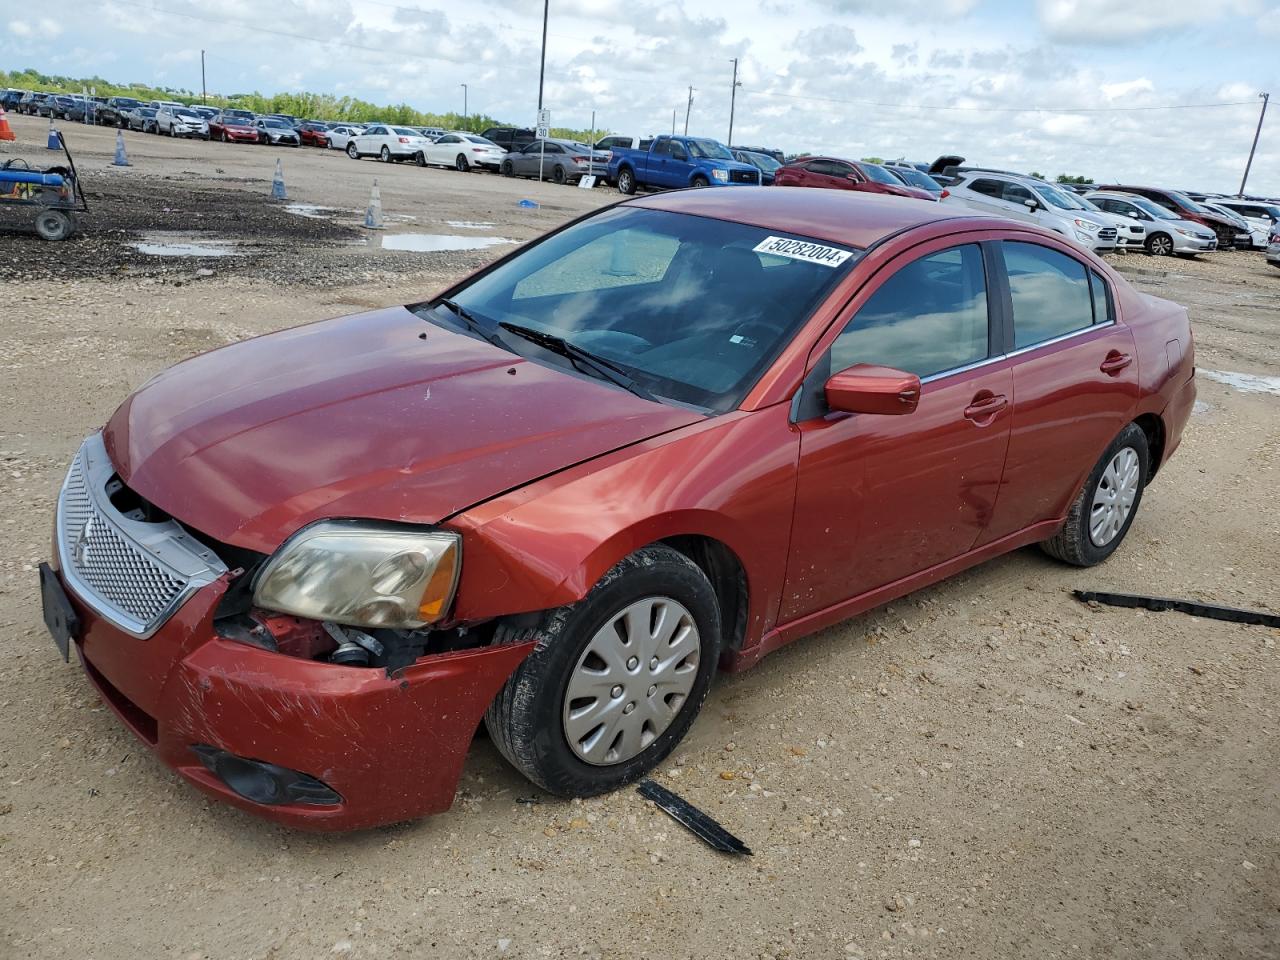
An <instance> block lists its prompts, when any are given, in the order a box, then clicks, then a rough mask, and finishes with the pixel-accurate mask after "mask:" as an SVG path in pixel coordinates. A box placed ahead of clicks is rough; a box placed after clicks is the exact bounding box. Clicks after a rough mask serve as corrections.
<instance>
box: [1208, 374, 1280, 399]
mask: <svg viewBox="0 0 1280 960" xmlns="http://www.w3.org/2000/svg"><path fill="white" fill-rule="evenodd" d="M1196 372H1197V373H1199V374H1201V375H1202V376H1206V377H1208V378H1209V379H1210V380H1216V381H1217V382H1218V383H1225V384H1226V385H1227V386H1228V387H1235V388H1236V389H1237V390H1239V391H1240V392H1241V393H1270V394H1274V395H1275V396H1277V397H1280V377H1264V376H1259V375H1258V374H1255V373H1232V372H1231V371H1229V370H1204V369H1201V370H1197V371H1196Z"/></svg>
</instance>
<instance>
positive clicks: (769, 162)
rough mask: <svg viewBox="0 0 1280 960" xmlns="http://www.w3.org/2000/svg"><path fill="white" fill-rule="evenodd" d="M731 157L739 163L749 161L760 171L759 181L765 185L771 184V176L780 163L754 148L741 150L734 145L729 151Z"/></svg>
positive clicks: (775, 172)
mask: <svg viewBox="0 0 1280 960" xmlns="http://www.w3.org/2000/svg"><path fill="white" fill-rule="evenodd" d="M729 152H730V153H732V154H733V159H735V160H737V161H738V162H739V163H749V164H751V166H753V167H755V168H756V169H757V170H759V171H760V182H761V183H762V184H764V186H766V187H771V186H773V178H774V176H775V175H776V174H777V172H778V168H779V167H781V166H782V164H781V163H780V162H779V161H778V160H776V159H774V158H773V157H771V156H769V154H767V153H756V152H755V151H754V150H743V149H740V148H738V147H734V148H733V149H732V150H730V151H729Z"/></svg>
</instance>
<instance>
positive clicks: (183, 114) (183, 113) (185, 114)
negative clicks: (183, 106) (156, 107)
mask: <svg viewBox="0 0 1280 960" xmlns="http://www.w3.org/2000/svg"><path fill="white" fill-rule="evenodd" d="M173 115H174V116H175V117H180V118H181V119H183V120H200V119H202V118H201V116H200V114H198V113H191V112H190V111H189V110H175V111H173Z"/></svg>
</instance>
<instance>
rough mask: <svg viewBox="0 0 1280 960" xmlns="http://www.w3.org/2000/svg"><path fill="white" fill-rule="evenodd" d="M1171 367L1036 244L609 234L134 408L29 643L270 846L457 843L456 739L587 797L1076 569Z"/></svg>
mask: <svg viewBox="0 0 1280 960" xmlns="http://www.w3.org/2000/svg"><path fill="white" fill-rule="evenodd" d="M1193 363H1194V359H1193V348H1192V341H1191V330H1190V327H1189V325H1188V319H1187V313H1186V311H1185V310H1184V309H1183V308H1181V307H1179V306H1177V305H1175V304H1173V303H1169V302H1167V301H1162V300H1158V299H1155V298H1153V297H1149V296H1145V295H1142V294H1139V293H1137V292H1135V291H1134V290H1133V289H1132V288H1131V287H1130V286H1129V285H1128V283H1126V282H1125V280H1124V279H1122V278H1121V277H1120V276H1119V275H1117V274H1116V273H1115V272H1114V271H1113V270H1112V269H1111V268H1110V267H1108V266H1107V265H1106V264H1105V263H1103V262H1102V261H1101V260H1099V259H1097V258H1096V257H1094V256H1093V255H1092V254H1090V253H1088V252H1087V251H1085V250H1082V249H1080V248H1079V247H1078V246H1076V245H1074V244H1070V243H1067V242H1065V241H1064V240H1062V239H1060V238H1058V237H1057V236H1055V235H1053V234H1051V233H1048V232H1045V231H1043V230H1039V229H1037V228H1035V227H1033V226H1030V225H1026V224H1019V223H1013V222H1010V221H1005V220H995V219H982V218H976V217H972V216H967V215H964V214H963V213H961V214H954V213H952V212H951V211H948V210H946V209H944V208H941V207H939V206H938V205H936V204H933V205H926V204H912V203H902V202H901V201H900V200H899V199H897V198H893V197H879V196H869V195H860V194H856V193H847V194H833V193H830V192H827V191H817V190H756V191H750V190H744V191H736V190H725V191H720V190H693V191H684V192H675V193H667V194H661V195H656V196H650V197H644V198H639V199H631V200H627V201H625V202H623V203H621V204H619V205H616V206H613V207H610V208H608V209H605V210H603V211H599V212H596V213H593V214H591V215H588V216H586V217H584V218H582V219H580V220H577V221H575V222H573V223H571V224H568V225H567V226H565V227H563V228H561V229H559V230H556V231H555V232H553V233H551V234H549V235H547V236H545V237H543V238H541V239H539V240H537V241H535V242H533V243H530V244H528V245H527V246H525V247H523V248H521V249H519V250H517V251H515V252H514V253H512V254H511V255H509V256H507V257H505V258H503V259H501V260H499V261H497V262H495V263H493V264H492V265H490V266H488V267H486V268H485V269H483V270H481V271H479V272H478V273H476V274H474V275H472V276H470V277H468V278H467V279H465V280H463V281H461V282H460V283H458V284H456V285H455V286H453V287H452V288H450V289H449V290H447V291H445V292H444V294H443V295H441V296H437V297H435V298H433V299H431V300H428V301H425V302H422V303H415V304H411V305H408V306H404V307H394V308H391V309H385V310H378V311H375V312H372V313H366V314H362V315H358V316H352V317H346V318H342V319H336V320H328V321H323V322H318V323H313V324H310V325H307V326H303V327H299V328H297V329H292V330H285V331H282V332H279V333H274V334H270V335H268V336H264V337H259V338H257V339H254V340H249V341H246V342H243V343H238V344H235V345H232V346H228V347H224V348H221V349H218V350H215V351H213V352H211V353H207V354H204V355H203V356H199V357H196V358H194V359H191V360H188V361H186V362H184V363H181V364H179V365H177V366H176V367H173V368H172V369H170V370H168V371H167V372H165V373H162V374H160V375H159V376H157V377H155V378H154V379H153V380H151V381H150V382H148V383H146V384H144V385H143V386H142V387H141V388H139V389H138V390H137V392H135V393H134V394H133V395H132V396H131V397H129V398H128V400H126V401H125V403H124V404H123V405H122V406H121V407H120V409H119V410H117V411H116V413H115V414H114V415H113V416H112V417H111V419H110V421H109V422H108V423H107V424H106V426H105V428H104V429H103V430H102V431H101V432H100V433H96V434H94V435H93V436H91V437H90V438H89V439H88V440H86V441H85V443H84V445H83V446H82V447H81V449H80V451H79V452H78V453H77V454H76V456H75V458H74V460H73V461H72V463H71V466H70V469H69V471H68V474H67V477H66V482H65V484H64V485H63V487H62V490H61V494H60V496H59V499H58V506H57V516H56V521H55V524H56V528H55V536H54V548H53V557H52V560H51V562H50V563H49V564H45V565H42V567H41V580H42V595H43V601H44V615H45V620H46V623H47V624H48V625H49V628H50V631H51V632H52V633H53V636H54V639H55V640H56V641H57V643H58V644H59V646H60V648H61V650H62V652H63V654H64V656H66V655H68V654H69V652H70V651H71V650H75V651H77V652H78V655H79V658H80V660H81V662H82V663H83V666H84V670H85V672H86V674H87V676H88V679H89V681H90V682H91V683H92V684H93V685H94V686H95V687H96V688H97V691H98V692H99V694H100V695H101V697H102V699H103V700H104V701H105V702H106V703H107V704H108V705H109V706H110V707H111V708H112V709H113V710H114V711H115V712H116V713H117V714H118V715H119V717H120V719H121V720H122V721H123V722H124V723H125V724H126V725H127V726H128V727H129V729H130V730H132V731H133V733H134V734H136V735H137V736H138V737H139V738H140V739H141V740H142V741H143V742H145V743H146V744H147V745H148V746H149V747H150V748H151V749H152V750H154V751H155V752H156V754H157V755H158V756H159V757H160V758H161V759H162V760H163V761H164V762H165V763H166V764H168V765H169V766H170V767H172V768H173V769H174V770H176V771H177V772H178V773H179V774H180V775H181V776H182V777H184V778H185V779H186V780H188V781H190V782H191V783H192V784H194V785H195V786H196V787H198V788H199V789H201V790H203V791H205V792H206V793H208V794H211V795H212V796H214V797H217V798H219V799H221V800H225V801H226V802H228V803H231V804H234V805H236V806H238V807H241V808H243V809H245V810H248V811H251V812H253V813H256V814H260V815H263V816H266V817H269V818H271V819H273V820H276V821H279V822H282V823H285V824H289V825H291V826H296V827H301V828H308V829H321V830H339V829H353V828H361V827H369V826H373V825H376V824H384V823H388V822H392V821H399V820H405V819H409V818H413V817H418V816H421V815H424V814H428V813H433V812H436V811H441V810H444V809H446V808H448V807H449V805H450V803H451V802H452V799H453V795H454V790H455V786H456V783H457V780H458V777H459V774H460V771H461V768H462V766H463V762H464V760H465V757H466V754H467V751H468V748H469V745H470V743H471V741H472V739H473V737H474V736H475V734H476V732H477V729H478V727H479V725H480V724H481V723H482V722H483V723H484V725H485V726H487V728H488V731H489V734H490V736H491V737H492V739H493V741H494V743H495V744H496V745H497V747H498V749H499V750H500V751H501V752H502V754H503V755H504V756H505V757H506V758H507V759H508V760H509V761H510V762H511V763H512V764H513V765H514V766H515V767H516V768H517V769H518V770H519V771H520V772H521V773H523V774H524V775H525V776H527V777H528V778H529V779H530V780H532V781H533V782H534V783H536V784H537V785H539V786H540V787H543V788H544V789H546V790H548V791H551V792H552V793H555V794H560V795H567V796H572V795H589V794H595V793H600V792H603V791H607V790H611V789H614V788H616V787H619V786H620V785H622V784H625V783H628V782H630V781H633V780H635V779H637V778H638V777H640V776H641V775H642V774H644V773H645V772H646V771H647V770H650V769H651V768H652V767H653V766H654V765H655V764H657V763H659V762H660V761H661V760H662V759H663V758H664V757H665V756H666V755H667V754H668V753H669V752H670V751H671V750H672V749H673V748H674V747H675V746H676V744H677V743H678V742H679V741H680V739H681V738H682V737H683V736H684V735H685V733H686V731H687V730H688V729H689V727H690V725H691V724H692V723H693V722H694V718H695V716H696V715H697V713H698V710H699V707H700V706H701V705H702V703H703V700H704V699H705V698H706V696H707V691H708V688H709V687H710V686H711V684H712V682H713V679H714V676H715V674H716V672H717V671H718V670H729V671H733V670H741V669H744V668H746V667H749V666H752V665H753V664H755V663H757V662H758V661H759V660H760V659H761V658H762V657H764V656H765V655H766V654H768V653H769V652H770V651H773V650H776V649H778V648H779V647H781V646H782V645H784V644H786V643H789V642H791V641H793V640H796V639H798V638H800V637H802V636H804V635H806V634H809V633H812V632H814V631H816V630H818V629H820V628H822V627H825V626H827V625H829V624H832V623H835V622H837V621H840V620H842V619H845V618H847V617H850V616H853V615H856V614H858V613H859V612H861V611H864V610H866V609H868V608H870V607H873V606H875V605H877V604H881V603H884V602H885V601H888V600H891V599H893V598H895V597H898V596H901V595H902V594H905V593H907V592H909V591H912V590H915V589H918V588H920V587H923V586H925V585H927V584H931V583H934V582H935V581H938V580H940V579H942V578H944V577H946V576H948V575H950V574H953V573H955V572H957V571H959V570H963V569H965V568H966V567H970V566H972V565H974V564H977V563H980V562H982V561H984V560H986V559H988V558H991V557H994V556H996V555H998V554H1002V553H1005V552H1007V551H1010V550H1014V549H1017V548H1019V547H1023V546H1026V545H1029V544H1037V543H1038V544H1041V545H1042V546H1043V547H1044V549H1046V550H1047V551H1048V552H1049V553H1051V554H1053V555H1054V556H1056V557H1058V558H1060V559H1062V560H1064V561H1066V562H1068V563H1072V564H1080V565H1088V564H1094V563H1098V562H1100V561H1102V560H1104V559H1106V558H1107V557H1108V556H1109V555H1110V554H1111V553H1112V552H1113V551H1114V550H1116V548H1117V547H1118V546H1119V545H1120V543H1121V541H1122V540H1123V539H1124V537H1125V534H1126V532H1127V531H1128V530H1129V527H1130V524H1132V523H1133V520H1134V516H1135V513H1136V512H1137V510H1138V508H1139V504H1140V503H1141V501H1142V497H1143V494H1144V490H1145V489H1146V487H1147V485H1148V483H1149V482H1150V481H1151V480H1152V478H1153V477H1155V476H1157V475H1158V474H1159V471H1160V470H1161V469H1162V467H1163V465H1164V464H1165V463H1166V462H1167V461H1168V459H1169V457H1170V456H1171V455H1172V454H1173V452H1174V450H1175V449H1176V448H1177V446H1178V442H1179V438H1180V437H1181V435H1182V431H1183V427H1184V425H1185V423H1186V421H1187V418H1188V415H1189V413H1190V410H1191V407H1192V403H1193V400H1194V396H1195V382H1194V375H1193V374H1194V368H1193Z"/></svg>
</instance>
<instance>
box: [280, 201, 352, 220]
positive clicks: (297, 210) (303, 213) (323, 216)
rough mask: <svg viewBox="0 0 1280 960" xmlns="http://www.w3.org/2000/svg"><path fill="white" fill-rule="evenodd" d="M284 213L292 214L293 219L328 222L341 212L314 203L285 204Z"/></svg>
mask: <svg viewBox="0 0 1280 960" xmlns="http://www.w3.org/2000/svg"><path fill="white" fill-rule="evenodd" d="M284 211H285V213H292V214H293V215H294V216H295V217H306V218H307V219H308V220H328V219H329V218H330V217H332V216H333V215H334V214H338V213H342V211H341V210H335V209H333V207H321V206H319V205H317V204H314V203H289V204H285V208H284Z"/></svg>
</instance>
